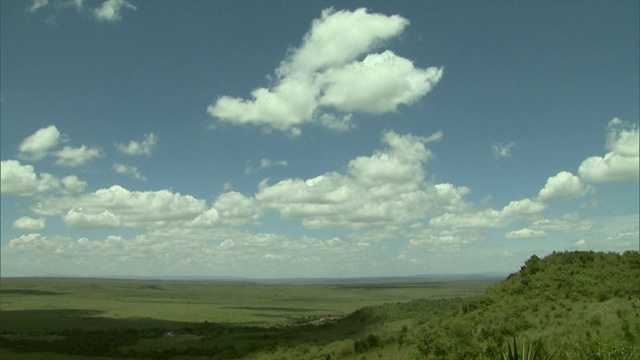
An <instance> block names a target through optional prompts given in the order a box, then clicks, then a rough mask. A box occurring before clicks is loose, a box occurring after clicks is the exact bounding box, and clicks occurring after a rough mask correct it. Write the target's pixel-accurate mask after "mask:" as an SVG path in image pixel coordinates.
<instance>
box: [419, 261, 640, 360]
mask: <svg viewBox="0 0 640 360" xmlns="http://www.w3.org/2000/svg"><path fill="white" fill-rule="evenodd" d="M639 306H640V255H638V253H637V252H626V253H625V254H623V255H620V254H615V253H609V254H605V253H595V252H568V253H553V254H551V255H549V256H547V257H546V258H544V259H540V258H538V257H537V256H535V255H534V256H532V257H531V258H530V259H529V260H527V261H526V263H525V265H524V266H523V267H522V268H521V270H520V271H519V272H518V273H515V274H511V275H510V276H509V277H508V278H507V279H506V280H504V281H503V282H501V283H499V284H497V285H495V286H493V287H492V288H490V289H489V290H488V291H487V294H486V295H485V296H481V297H476V298H472V299H467V300H465V301H463V302H461V303H460V304H458V305H457V306H455V307H454V308H452V309H449V310H448V311H445V312H443V313H441V314H439V316H436V317H434V318H432V319H430V320H429V321H428V323H426V324H424V325H422V326H420V327H418V328H417V329H416V330H415V334H416V338H417V339H418V340H417V342H418V344H417V346H418V347H419V348H420V350H421V354H422V355H425V357H426V358H446V359H449V358H453V359H465V358H466V359H469V358H478V357H479V356H480V355H486V357H487V358H492V359H495V358H498V356H499V355H500V353H501V352H503V351H504V346H505V342H506V340H507V339H510V338H512V337H514V336H515V337H516V338H517V339H519V341H520V342H521V343H523V342H527V343H529V344H533V346H534V347H537V348H538V354H545V353H546V354H555V358H559V359H562V358H576V359H580V358H581V357H580V356H581V355H582V356H583V358H588V359H618V358H620V359H627V358H633V357H632V356H634V355H632V354H633V352H634V351H635V352H636V354H635V356H636V357H635V358H638V357H637V356H639V355H638V350H639V349H640V348H639V346H638V345H639V344H640V310H639ZM597 354H600V355H597Z"/></svg>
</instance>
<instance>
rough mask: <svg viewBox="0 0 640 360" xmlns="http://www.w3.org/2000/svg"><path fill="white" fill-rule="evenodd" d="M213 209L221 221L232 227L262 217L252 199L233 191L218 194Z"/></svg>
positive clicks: (259, 209)
mask: <svg viewBox="0 0 640 360" xmlns="http://www.w3.org/2000/svg"><path fill="white" fill-rule="evenodd" d="M213 207H214V208H215V209H216V216H219V217H220V219H221V221H223V222H224V223H226V224H229V225H234V226H237V225H243V224H246V223H250V222H256V221H258V220H259V219H260V217H261V216H262V210H261V208H260V206H259V205H258V204H257V203H256V202H255V200H254V199H252V198H249V197H246V196H244V195H242V194H240V193H239V192H235V191H231V192H227V193H222V194H220V196H218V198H217V199H216V201H215V203H214V204H213ZM211 215H213V214H211Z"/></svg>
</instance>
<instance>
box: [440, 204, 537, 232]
mask: <svg viewBox="0 0 640 360" xmlns="http://www.w3.org/2000/svg"><path fill="white" fill-rule="evenodd" d="M545 208H546V205H545V204H544V203H542V202H540V201H536V200H531V199H521V200H516V201H511V202H510V203H509V204H507V205H506V206H505V207H503V208H502V209H501V210H495V209H484V210H480V211H475V212H473V211H469V212H464V213H459V214H456V213H446V214H443V215H440V216H437V217H434V218H432V219H431V220H429V224H430V225H431V226H434V227H441V228H450V229H472V228H487V229H489V228H500V227H505V226H508V225H510V224H513V223H515V222H517V221H521V220H524V219H529V218H531V217H535V216H537V215H538V214H540V213H541V212H542V211H543V210H544V209H545Z"/></svg>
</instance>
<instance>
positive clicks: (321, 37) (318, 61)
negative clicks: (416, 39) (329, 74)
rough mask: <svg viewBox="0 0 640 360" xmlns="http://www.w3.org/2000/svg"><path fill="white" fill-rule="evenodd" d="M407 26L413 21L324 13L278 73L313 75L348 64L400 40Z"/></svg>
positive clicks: (363, 11) (360, 11) (364, 13)
mask: <svg viewBox="0 0 640 360" xmlns="http://www.w3.org/2000/svg"><path fill="white" fill-rule="evenodd" d="M407 25H409V21H408V20H407V19H405V18H403V17H401V16H399V15H393V16H386V15H383V14H369V13H368V12H367V10H366V9H363V8H361V9H357V10H355V11H353V12H352V11H348V10H343V11H338V12H336V11H334V10H333V9H326V10H323V11H322V16H321V17H320V19H315V20H313V22H312V25H311V29H310V30H309V32H307V34H305V36H304V38H303V42H302V45H301V46H300V47H299V48H297V49H292V50H291V51H290V55H289V57H288V58H287V59H286V60H284V61H283V62H282V64H280V67H279V69H278V73H279V74H280V75H281V76H283V75H287V74H291V73H298V72H313V71H316V70H320V69H324V68H330V67H333V66H338V65H342V64H345V63H347V62H349V61H351V60H354V59H356V58H357V57H358V56H360V55H362V54H364V53H367V52H369V51H371V50H372V49H373V48H375V47H378V46H380V45H381V44H382V42H384V41H385V40H387V39H390V38H393V37H396V36H398V35H399V34H400V33H402V31H403V30H404V28H405V27H406V26H407Z"/></svg>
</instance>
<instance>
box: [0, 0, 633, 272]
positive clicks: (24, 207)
mask: <svg viewBox="0 0 640 360" xmlns="http://www.w3.org/2000/svg"><path fill="white" fill-rule="evenodd" d="M0 6H1V9H0V10H1V17H2V18H1V24H0V26H1V34H0V36H1V40H2V41H1V49H0V50H1V51H0V56H1V62H0V64H1V83H0V85H1V89H0V91H1V134H0V136H1V151H2V153H1V160H2V184H1V185H2V186H1V189H2V194H1V199H2V202H1V206H2V208H1V210H2V211H1V220H2V229H1V256H2V262H1V270H2V276H27V275H45V274H56V275H84V276H92V275H129V276H171V275H211V276H224V275H235V276H246V277H348V276H381V275H382V276H395V275H414V274H442V273H485V272H501V273H508V272H513V271H516V270H518V269H519V266H520V265H521V264H522V263H523V262H524V260H526V259H527V258H529V257H530V256H531V255H532V254H537V255H539V256H544V255H546V254H548V253H550V252H552V251H565V250H597V251H615V252H622V251H625V250H637V249H638V243H639V241H640V240H639V237H640V235H639V230H638V229H639V220H638V217H639V215H638V213H639V196H640V195H639V192H638V173H639V160H638V152H639V141H638V121H639V113H640V110H639V100H638V99H639V98H640V94H639V83H640V75H639V66H638V64H639V63H640V56H639V53H640V51H639V45H638V44H639V43H640V36H639V29H640V24H639V19H638V14H639V11H640V10H639V8H638V7H639V5H638V2H637V1H616V2H601V1H565V2H551V1H549V2H546V1H543V2H519V1H513V2H508V1H499V2H476V1H452V2H441V1H438V2H435V1H433V2H432V1H424V2H416V1H395V2H382V1H370V2H366V3H362V2H350V1H346V2H339V3H335V4H334V3H331V2H324V1H318V2H288V1H287V2H284V1H270V2H253V1H234V2H226V1H199V0H198V1H195V0H194V1H190V0H185V1H160V0H159V1H153V2H142V1H134V0H128V1H125V0H107V1H105V0H75V1H67V0H59V1H58V0H48V1H46V0H36V1H3V2H0ZM363 6H366V8H364V7H363Z"/></svg>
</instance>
